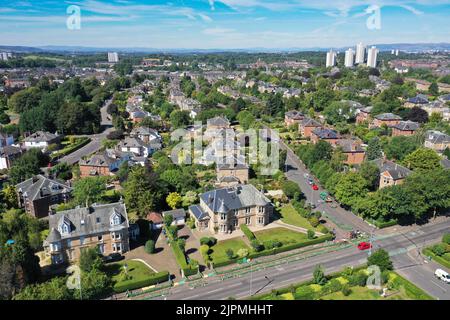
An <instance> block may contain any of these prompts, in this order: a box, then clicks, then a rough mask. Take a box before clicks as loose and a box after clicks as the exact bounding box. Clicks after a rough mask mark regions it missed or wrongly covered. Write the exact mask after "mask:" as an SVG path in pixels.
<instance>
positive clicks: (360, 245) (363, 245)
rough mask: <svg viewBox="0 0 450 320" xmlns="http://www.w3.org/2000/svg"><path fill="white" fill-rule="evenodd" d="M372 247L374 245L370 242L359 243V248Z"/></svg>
mask: <svg viewBox="0 0 450 320" xmlns="http://www.w3.org/2000/svg"><path fill="white" fill-rule="evenodd" d="M371 247H372V245H371V244H370V243H369V242H360V243H359V244H358V249H359V250H367V249H370V248H371Z"/></svg>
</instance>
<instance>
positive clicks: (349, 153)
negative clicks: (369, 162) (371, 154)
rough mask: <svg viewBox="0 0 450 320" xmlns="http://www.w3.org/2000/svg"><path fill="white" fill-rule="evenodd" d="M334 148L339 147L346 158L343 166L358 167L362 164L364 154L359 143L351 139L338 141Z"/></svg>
mask: <svg viewBox="0 0 450 320" xmlns="http://www.w3.org/2000/svg"><path fill="white" fill-rule="evenodd" d="M335 147H341V148H342V152H343V153H344V155H345V156H346V159H345V160H344V163H345V164H348V165H358V164H361V163H363V162H364V157H365V155H366V152H365V151H364V149H363V148H362V147H361V143H359V142H358V141H356V140H352V139H340V140H338V141H336V144H335Z"/></svg>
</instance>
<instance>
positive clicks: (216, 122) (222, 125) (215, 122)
mask: <svg viewBox="0 0 450 320" xmlns="http://www.w3.org/2000/svg"><path fill="white" fill-rule="evenodd" d="M229 128H230V121H228V119H227V118H225V117H214V118H211V119H208V121H207V122H206V130H217V129H229Z"/></svg>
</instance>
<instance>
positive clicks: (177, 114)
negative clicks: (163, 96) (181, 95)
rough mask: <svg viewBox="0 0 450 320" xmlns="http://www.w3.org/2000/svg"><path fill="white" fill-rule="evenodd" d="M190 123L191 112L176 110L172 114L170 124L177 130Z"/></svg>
mask: <svg viewBox="0 0 450 320" xmlns="http://www.w3.org/2000/svg"><path fill="white" fill-rule="evenodd" d="M190 121H191V118H190V117H189V112H187V111H181V110H174V111H172V113H171V114H170V123H171V124H172V127H173V128H175V129H177V128H181V127H185V126H187V125H188V124H189V123H190Z"/></svg>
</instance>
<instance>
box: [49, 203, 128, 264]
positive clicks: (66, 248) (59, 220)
mask: <svg viewBox="0 0 450 320" xmlns="http://www.w3.org/2000/svg"><path fill="white" fill-rule="evenodd" d="M49 227H50V233H49V235H48V237H47V239H46V240H45V241H44V250H45V252H46V254H47V255H49V256H50V257H51V261H52V264H60V263H64V262H72V261H76V260H78V259H79V257H80V253H81V250H83V249H85V248H95V247H98V249H99V252H100V253H101V254H103V255H109V254H111V253H124V252H126V251H128V250H129V248H130V245H129V230H128V229H129V227H130V226H129V222H128V215H127V210H126V207H125V204H123V203H121V202H118V203H111V204H102V205H96V204H94V205H92V206H90V207H87V208H76V209H72V210H67V211H61V212H58V213H56V214H53V215H50V216H49Z"/></svg>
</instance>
